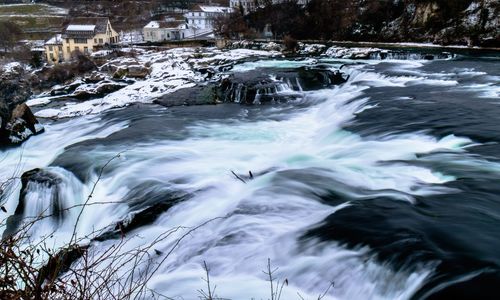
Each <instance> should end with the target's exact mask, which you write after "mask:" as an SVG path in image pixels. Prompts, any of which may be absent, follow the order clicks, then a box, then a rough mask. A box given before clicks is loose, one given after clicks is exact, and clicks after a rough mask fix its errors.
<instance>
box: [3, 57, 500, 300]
mask: <svg viewBox="0 0 500 300" xmlns="http://www.w3.org/2000/svg"><path fill="white" fill-rule="evenodd" d="M309 64H312V65H318V64H321V66H322V68H325V66H326V67H327V68H328V67H330V68H332V69H333V68H337V67H339V66H340V65H342V64H346V66H345V67H343V68H342V70H343V71H344V72H345V73H346V75H350V77H349V80H348V82H347V83H345V84H341V85H331V86H323V87H321V88H320V87H317V88H315V89H313V90H309V91H300V88H301V87H300V84H298V83H297V81H293V78H292V80H291V82H292V83H293V84H292V85H291V86H289V89H288V90H287V89H286V88H285V89H281V90H279V91H277V90H273V93H278V94H279V95H278V94H276V95H274V94H273V95H268V96H269V97H268V99H274V96H276V98H279V99H280V100H279V101H274V102H273V101H269V102H266V103H263V104H261V105H240V104H221V105H206V106H191V107H170V108H167V109H166V108H164V107H161V106H159V105H154V104H136V105H132V106H130V107H127V108H125V109H118V110H112V111H108V112H106V113H103V114H101V115H97V116H86V117H78V118H74V119H70V120H63V121H57V122H49V121H46V125H47V126H46V127H47V133H46V134H45V136H37V137H34V138H32V139H30V140H29V141H28V142H27V143H26V145H25V146H24V150H23V151H24V153H29V155H27V157H26V158H25V163H24V168H25V169H30V168H33V167H45V168H46V169H48V170H49V171H51V172H54V173H57V174H58V176H61V177H63V178H64V180H63V182H64V183H65V184H66V186H65V189H66V191H68V193H70V194H72V195H76V194H78V195H80V196H79V197H76V200H75V199H73V200H72V201H75V202H78V201H83V200H82V199H85V195H86V192H87V191H88V189H89V187H91V186H92V184H93V182H94V181H95V178H96V173H98V172H99V170H100V169H101V168H102V167H103V166H104V165H105V164H106V163H107V162H108V161H109V159H110V157H113V155H115V154H116V153H122V152H123V156H122V157H120V158H119V159H117V160H114V161H113V162H112V163H110V164H109V165H108V166H107V167H106V169H105V170H104V173H103V174H104V175H103V178H102V184H100V185H99V186H98V188H97V191H96V194H95V196H94V198H95V199H96V201H109V202H112V201H116V202H118V203H119V204H116V205H115V204H113V205H111V206H105V207H104V208H100V207H99V208H97V207H96V208H94V207H93V208H89V209H88V210H86V211H85V214H84V215H83V219H84V220H85V222H83V224H80V226H79V229H78V230H79V232H80V233H81V234H83V233H86V232H88V231H89V230H90V228H93V227H99V226H106V225H109V224H110V223H111V224H112V223H113V222H116V221H118V220H121V219H123V218H125V217H127V216H130V214H131V213H132V214H135V213H137V212H140V211H142V210H143V209H148V208H149V209H150V210H149V211H148V212H147V214H143V215H142V216H141V218H140V219H139V221H137V222H136V223H135V225H134V226H135V227H134V228H133V229H131V230H133V231H132V232H133V233H134V234H137V235H138V237H137V238H135V239H134V240H133V244H132V246H133V245H141V244H143V243H144V242H145V240H148V239H152V238H153V237H154V236H155V235H157V234H158V233H159V232H161V231H162V230H166V229H168V228H172V227H174V226H179V225H181V224H182V225H186V226H196V225H199V224H200V223H203V222H204V221H206V220H207V219H210V218H214V217H219V216H225V217H226V219H224V220H221V221H216V222H213V223H210V224H209V225H207V226H206V227H203V228H201V229H200V230H199V232H195V233H193V234H192V235H191V238H190V239H187V240H186V241H185V242H184V244H183V245H182V247H180V248H179V250H178V253H177V254H176V256H175V257H173V258H172V259H171V260H168V261H167V262H166V263H165V266H164V267H162V268H161V269H160V272H159V274H158V275H157V276H156V277H155V279H154V282H153V283H151V288H154V289H156V290H158V291H161V292H162V293H164V294H168V295H169V296H172V297H175V296H179V295H182V296H184V297H185V299H195V298H196V296H197V294H196V289H197V287H198V288H199V285H200V284H203V282H200V280H199V278H200V276H201V275H202V274H203V269H202V268H201V263H202V262H203V261H208V262H209V263H210V264H211V265H212V271H213V277H214V278H213V280H214V282H217V284H218V289H219V295H220V296H221V297H227V298H232V299H251V298H252V297H254V298H256V299H260V298H262V299H264V298H266V297H267V298H268V297H269V296H268V295H267V282H266V281H265V278H264V277H263V276H262V272H261V270H262V269H263V267H264V266H265V263H266V261H267V258H271V259H272V261H273V262H274V264H275V265H276V266H278V267H279V268H280V269H279V272H277V274H276V276H278V277H280V278H287V279H288V280H289V281H290V286H289V287H288V288H287V289H286V290H285V292H284V293H285V294H284V297H285V299H295V298H296V297H297V296H296V293H297V292H298V291H299V292H300V293H301V294H302V295H306V296H308V297H309V298H311V299H313V298H317V295H318V294H321V293H322V292H323V291H324V290H325V288H326V287H327V285H328V282H330V281H334V282H335V287H334V288H333V289H332V290H330V291H329V293H328V295H327V297H329V298H328V299H474V298H480V299H496V298H498V296H497V292H496V290H497V286H498V285H499V284H500V144H499V142H500V97H499V91H500V67H499V66H500V60H499V59H498V58H480V57H479V58H478V57H464V56H459V57H456V58H454V59H451V60H449V59H448V60H434V61H420V60H418V61H412V60H409V61H405V60H401V61H346V60H342V61H335V60H324V59H319V60H316V61H310V60H304V61H303V62H300V61H299V62H297V61H293V62H290V61H269V60H267V61H258V62H251V63H245V64H243V65H241V66H237V67H235V69H234V70H233V72H238V78H244V77H245V76H253V75H252V74H258V76H262V77H266V78H267V77H269V76H271V78H273V79H272V80H277V79H276V76H277V75H279V74H282V73H283V72H288V73H287V74H290V72H289V71H290V69H293V68H302V69H301V70H302V71H301V72H304V71H303V70H304V69H303V68H304V65H305V66H307V65H309ZM305 77H307V76H305ZM299 83H300V82H299ZM284 84H285V85H286V82H284ZM303 85H304V86H307V84H306V83H303ZM278 96H279V97H278ZM283 99H285V100H286V99H288V101H283ZM9 151H10V152H6V153H5V155H6V157H7V160H6V161H5V162H6V163H5V165H6V167H7V168H13V166H14V165H15V162H16V157H17V156H16V155H18V154H19V153H18V152H15V151H14V150H9ZM17 151H19V150H17ZM9 162H10V163H11V164H9ZM249 170H251V171H252V172H253V174H254V176H255V178H254V179H253V180H250V179H249V177H248V176H247V174H248V171H249ZM231 171H234V172H235V173H237V174H239V175H240V176H241V178H244V179H245V180H248V181H247V182H246V184H245V183H242V182H241V181H240V180H237V179H236V178H235V177H234V176H233V175H232V174H231ZM32 192H33V193H35V191H32ZM36 192H37V193H39V194H40V193H42V192H40V191H39V190H37V191H36ZM42 194H43V193H42ZM42 198H43V197H42ZM60 198H64V196H63V197H60ZM78 199H80V200H78ZM11 201H12V204H11V206H12V207H15V200H11ZM48 201H50V200H48ZM68 201H69V200H68ZM165 203H166V204H165ZM69 204H70V203H69ZM69 204H68V205H69ZM151 208H153V210H151ZM72 220H73V221H74V219H72V218H71V217H68V220H67V222H68V224H66V225H65V224H64V223H63V224H62V225H61V224H60V223H58V225H57V226H59V227H58V228H59V230H60V236H59V238H60V239H62V240H64V237H65V228H66V227H65V226H67V228H71V224H72V223H71V222H72ZM46 226H47V227H48V228H53V226H54V224H46ZM51 226H52V227H51ZM42 229H43V228H42ZM115 238H116V237H115ZM115 242H116V241H115V240H113V236H112V235H110V236H109V237H108V238H106V239H104V242H103V243H99V244H96V245H94V247H95V248H96V249H105V247H106V246H109V245H112V244H113V243H115ZM173 242H175V240H172V241H169V242H165V243H164V244H162V245H159V246H158V247H157V248H158V250H161V251H164V252H166V251H168V249H169V247H170V246H171V243H173ZM134 243H135V244H134ZM325 299H326V298H325Z"/></svg>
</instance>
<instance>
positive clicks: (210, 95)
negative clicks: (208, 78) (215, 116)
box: [153, 84, 220, 107]
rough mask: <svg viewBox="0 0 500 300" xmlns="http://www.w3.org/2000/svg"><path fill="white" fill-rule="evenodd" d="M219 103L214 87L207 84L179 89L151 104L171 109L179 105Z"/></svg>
mask: <svg viewBox="0 0 500 300" xmlns="http://www.w3.org/2000/svg"><path fill="white" fill-rule="evenodd" d="M219 101H220V99H219V98H218V95H217V93H216V88H215V86H213V85H211V84H208V85H197V86H195V87H192V88H185V89H180V90H177V91H175V92H173V93H170V94H166V95H164V96H162V97H161V98H159V99H156V100H154V101H153V102H154V103H156V104H159V105H162V106H165V107H171V106H181V105H205V104H216V103H218V102H219Z"/></svg>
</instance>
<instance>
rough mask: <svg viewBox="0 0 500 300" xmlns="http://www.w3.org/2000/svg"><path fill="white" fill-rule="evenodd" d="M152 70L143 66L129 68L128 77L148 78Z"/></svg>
mask: <svg viewBox="0 0 500 300" xmlns="http://www.w3.org/2000/svg"><path fill="white" fill-rule="evenodd" d="M150 72H151V70H150V69H149V68H147V67H145V66H141V65H132V66H128V73H127V76H128V77H133V78H146V77H147V76H148V75H149V73H150Z"/></svg>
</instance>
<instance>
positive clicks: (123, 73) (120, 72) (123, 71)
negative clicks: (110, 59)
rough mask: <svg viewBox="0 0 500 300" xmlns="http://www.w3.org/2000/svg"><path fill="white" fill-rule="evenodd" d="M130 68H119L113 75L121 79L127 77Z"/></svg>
mask: <svg viewBox="0 0 500 300" xmlns="http://www.w3.org/2000/svg"><path fill="white" fill-rule="evenodd" d="M127 74H128V68H127V67H118V68H117V69H116V71H115V72H114V73H113V78H115V79H121V78H124V77H125V76H127Z"/></svg>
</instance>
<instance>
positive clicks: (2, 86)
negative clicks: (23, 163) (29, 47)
mask: <svg viewBox="0 0 500 300" xmlns="http://www.w3.org/2000/svg"><path fill="white" fill-rule="evenodd" d="M30 96H31V88H30V82H29V75H28V74H25V73H24V70H22V69H12V70H10V71H9V72H6V73H3V74H1V75H0V147H1V146H9V145H14V144H19V143H21V142H23V141H25V140H26V139H28V138H29V137H30V136H31V135H34V134H37V133H40V132H42V131H43V127H42V126H41V125H40V124H39V123H38V121H37V119H36V118H35V117H34V115H33V113H32V112H31V110H30V108H29V107H28V106H27V105H26V104H24V102H26V101H27V100H28V99H29V97H30Z"/></svg>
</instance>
